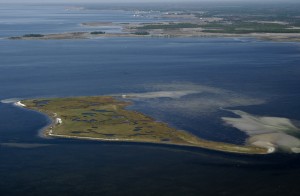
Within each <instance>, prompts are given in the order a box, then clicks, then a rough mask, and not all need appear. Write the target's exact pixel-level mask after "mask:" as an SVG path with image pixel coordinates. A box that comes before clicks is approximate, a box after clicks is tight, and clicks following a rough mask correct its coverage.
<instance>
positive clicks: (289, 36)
mask: <svg viewBox="0 0 300 196" xmlns="http://www.w3.org/2000/svg"><path fill="white" fill-rule="evenodd" d="M91 33H92V32H67V33H53V34H41V35H40V36H37V37H35V36H32V37H27V36H17V37H6V38H4V39H8V40H78V39H89V40H93V39H99V38H116V37H117V38H118V37H128V38H131V37H133V38H136V37H139V38H253V39H258V40H264V41H276V42H300V33H249V34H227V33H205V32H197V33H194V32H191V33H189V32H181V31H179V32H166V33H150V34H149V35H137V34H134V33H131V32H123V33H105V34H99V35H97V34H96V35H95V34H91Z"/></svg>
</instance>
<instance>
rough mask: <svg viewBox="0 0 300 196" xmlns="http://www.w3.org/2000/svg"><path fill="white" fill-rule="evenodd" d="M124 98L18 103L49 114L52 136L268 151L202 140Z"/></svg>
mask: <svg viewBox="0 0 300 196" xmlns="http://www.w3.org/2000/svg"><path fill="white" fill-rule="evenodd" d="M131 104H133V103H132V102H129V101H127V100H122V97H112V96H89V97H66V98H41V99H28V100H22V101H21V102H18V105H19V106H22V107H25V108H28V109H31V110H35V111H38V112H41V113H44V114H46V115H48V116H49V117H50V118H51V119H52V123H51V124H50V125H49V126H48V127H46V128H45V130H44V132H43V133H44V134H45V135H46V136H51V137H62V138H74V139H89V140H100V141H114V142H142V143H155V144H166V145H178V146H192V147H200V148H205V149H210V150H217V151H223V152H232V153H243V154H267V153H270V152H268V149H266V148H260V147H256V146H251V145H235V144H229V143H222V142H215V141H208V140H204V139H201V138H199V137H197V136H195V135H193V134H191V133H189V132H187V131H184V130H178V129H176V128H174V127H171V126H169V125H168V124H166V123H164V122H159V121H157V120H155V119H153V118H151V117H149V116H147V115H144V114H142V113H140V112H137V111H132V110H128V109H127V107H128V106H130V105H131Z"/></svg>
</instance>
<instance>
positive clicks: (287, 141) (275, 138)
mask: <svg viewBox="0 0 300 196" xmlns="http://www.w3.org/2000/svg"><path fill="white" fill-rule="evenodd" d="M227 111H230V112H233V113H234V114H236V115H238V116H240V118H229V117H223V118H222V120H223V121H224V122H225V123H226V124H227V125H230V126H232V127H235V128H237V129H239V130H241V131H243V132H245V133H246V134H247V135H249V138H248V140H247V143H248V144H250V145H255V146H259V147H264V148H267V149H268V151H270V152H271V151H273V150H276V149H280V150H284V151H288V152H294V153H300V139H299V138H298V137H297V135H299V133H300V128H299V127H297V126H295V125H294V124H293V122H292V121H291V120H290V119H288V118H282V117H269V116H256V115H251V114H248V113H246V112H243V111H240V110H227Z"/></svg>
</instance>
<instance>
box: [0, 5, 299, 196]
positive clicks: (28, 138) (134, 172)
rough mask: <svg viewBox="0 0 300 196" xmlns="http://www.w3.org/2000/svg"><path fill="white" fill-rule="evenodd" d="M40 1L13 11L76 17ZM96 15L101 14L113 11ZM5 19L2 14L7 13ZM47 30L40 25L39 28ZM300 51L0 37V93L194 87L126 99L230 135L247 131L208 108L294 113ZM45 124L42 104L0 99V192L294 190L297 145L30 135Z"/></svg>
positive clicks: (251, 43) (279, 46) (262, 45)
mask: <svg viewBox="0 0 300 196" xmlns="http://www.w3.org/2000/svg"><path fill="white" fill-rule="evenodd" d="M1 9H4V8H1ZM13 9H16V8H13ZM30 9H33V8H32V7H31V8H30ZM43 9H46V11H43V10H42V11H41V10H39V11H37V12H36V13H35V12H30V13H31V14H32V16H31V17H29V18H27V19H24V20H26V21H34V20H36V18H37V17H36V16H40V15H41V13H43V14H45V15H47V12H48V14H50V15H51V16H52V17H53V16H57V17H58V18H60V20H61V19H63V23H74V24H75V23H76V24H77V23H78V21H74V20H73V18H70V17H69V15H67V16H64V15H63V16H61V15H59V14H58V15H57V9H56V8H55V9H54V8H53V7H52V8H51V9H49V8H44V7H43ZM4 10H6V11H8V8H6V9H4ZM25 11H26V9H25V10H23V12H25ZM20 12H21V11H20ZM93 12H96V11H93ZM4 13H5V12H1V14H4ZM89 13H90V12H89ZM105 13H106V14H107V15H108V16H107V17H109V18H116V16H120V13H117V14H116V13H115V12H112V13H109V12H106V11H105ZM96 14H104V13H103V12H101V13H98V11H97V13H96ZM123 14H124V13H123ZM83 15H84V14H83ZM121 15H122V14H121ZM43 16H44V15H43ZM80 16H82V13H81V14H79V16H78V18H81V17H80ZM122 16H123V15H122ZM7 17H8V19H9V20H10V21H12V20H13V17H12V16H11V15H10V14H8V12H7ZM89 17H91V18H94V16H93V15H91V16H89ZM41 18H44V17H41ZM88 19H89V20H90V18H88ZM80 20H81V19H80ZM84 20H86V18H84V19H82V21H84ZM124 20H125V19H124ZM126 20H129V19H126ZM5 21H8V20H5ZM17 22H19V19H16V20H15V21H14V22H13V24H12V26H11V28H8V26H0V31H1V36H2V37H5V36H7V35H8V34H10V32H13V31H14V30H16V29H17V28H20V29H24V30H25V31H26V32H29V31H32V30H36V29H35V28H38V26H39V25H40V24H38V22H37V23H36V24H26V25H25V24H23V25H25V26H23V27H21V26H19V25H18V24H17ZM84 22H85V21H84ZM37 24H38V25H37ZM1 25H3V23H2V24H1ZM53 25H57V22H53ZM46 26H47V28H49V29H52V27H50V26H49V24H47V25H46ZM63 26H64V25H63ZM47 28H46V29H45V28H44V27H43V28H41V29H43V31H47V32H48V30H47ZM64 28H69V27H68V25H66V26H64ZM53 29H55V31H57V29H59V28H57V26H55V28H54V27H53ZM75 29H76V28H75ZM70 30H74V26H73V25H71V27H70ZM49 31H50V30H49ZM62 31H67V29H63V30H62ZM7 32H8V33H7ZM18 33H20V32H18ZM22 33H23V32H22ZM299 51H300V46H299V44H296V43H276V42H265V41H258V40H254V39H235V38H227V39H223V38H219V39H208V38H205V39H201V38H172V39H158V38H104V39H97V40H46V41H38V40H37V41H21V40H7V39H1V40H0V100H7V99H12V98H16V99H26V98H35V97H64V96H88V95H106V94H112V95H115V94H119V95H120V94H130V93H136V94H142V95H144V94H143V93H147V92H160V93H161V92H166V91H176V92H182V91H193V92H194V91H195V92H196V93H195V94H188V95H186V96H184V97H182V98H180V99H175V98H174V97H171V96H170V97H159V96H158V97H156V98H152V99H137V100H134V101H135V103H136V105H135V106H133V107H130V108H129V109H136V110H139V111H142V112H144V113H146V114H148V115H151V116H153V117H155V118H156V119H158V120H161V121H165V122H168V123H170V124H171V125H172V126H174V127H177V128H180V129H185V130H187V131H190V132H192V133H194V134H196V135H198V136H201V137H203V138H206V139H212V140H216V141H225V142H232V143H238V144H240V143H243V142H244V141H245V138H246V135H245V134H244V133H243V132H241V131H239V130H237V129H235V128H231V127H228V126H225V125H224V123H223V122H222V121H221V117H223V116H228V117H230V116H234V115H233V114H231V113H229V112H226V111H224V110H220V108H219V107H227V108H234V109H240V110H243V111H247V112H249V113H251V114H255V115H267V116H279V117H285V118H289V119H293V120H294V121H295V122H296V121H299V120H300V110H299V108H300V106H299V101H298V100H299V98H300V90H299V84H300V77H299V75H300V67H299V65H300V55H299ZM232 100H234V101H232ZM181 106H184V107H181ZM48 123H49V119H47V117H46V116H44V115H42V114H39V113H37V112H34V111H28V110H25V109H22V108H18V107H15V106H13V105H12V104H7V103H0V143H1V145H0V178H1V181H0V195H1V196H2V195H3V196H13V195H54V194H56V195H230V196H231V195H282V194H285V195H298V193H299V191H300V188H299V185H298V180H297V179H298V178H299V177H300V166H299V163H300V157H299V155H296V154H281V153H278V154H272V155H263V156H254V155H251V156H250V155H248V156H247V155H234V154H229V153H221V152H214V151H210V150H204V149H197V148H190V147H168V146H163V145H149V144H136V143H131V144H130V143H109V142H94V141H81V140H69V139H45V138H41V137H39V136H38V133H39V131H40V130H41V129H42V128H43V127H44V126H46V125H47V124H48Z"/></svg>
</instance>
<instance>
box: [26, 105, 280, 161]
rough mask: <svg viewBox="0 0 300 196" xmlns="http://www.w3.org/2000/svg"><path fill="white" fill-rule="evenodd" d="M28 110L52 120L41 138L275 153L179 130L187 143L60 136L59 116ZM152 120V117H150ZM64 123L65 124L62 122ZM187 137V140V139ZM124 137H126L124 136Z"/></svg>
mask: <svg viewBox="0 0 300 196" xmlns="http://www.w3.org/2000/svg"><path fill="white" fill-rule="evenodd" d="M23 108H26V109H30V110H33V111H36V112H39V113H42V114H44V115H46V116H47V117H48V118H49V119H50V121H51V122H50V124H49V125H47V126H45V127H43V128H42V129H41V130H40V134H39V135H40V136H41V135H42V136H44V137H45V138H51V137H52V138H69V139H79V140H93V141H103V142H129V143H130V142H132V143H144V144H147V143H148V144H162V145H171V146H183V147H184V146H186V147H196V148H202V149H208V150H213V151H221V152H227V153H235V154H249V155H250V154H270V153H273V152H274V151H270V150H269V149H266V148H261V147H257V146H252V145H235V144H230V143H223V142H214V141H210V140H204V139H202V138H199V137H197V136H195V135H193V134H191V133H189V132H187V131H182V130H177V131H178V132H179V133H181V136H180V134H179V138H181V137H182V138H181V139H183V141H185V142H183V143H182V142H175V141H153V140H151V139H147V138H144V139H143V138H140V139H139V138H137V139H135V138H127V139H126V138H102V137H98V136H97V137H89V136H74V135H66V134H58V133H54V132H53V131H54V130H55V127H56V126H60V124H58V123H57V117H58V116H57V114H56V113H54V112H52V111H43V110H38V109H36V108H31V107H23ZM150 118H151V117H150ZM62 123H63V122H62ZM186 136H187V138H186ZM123 137H124V136H123Z"/></svg>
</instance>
